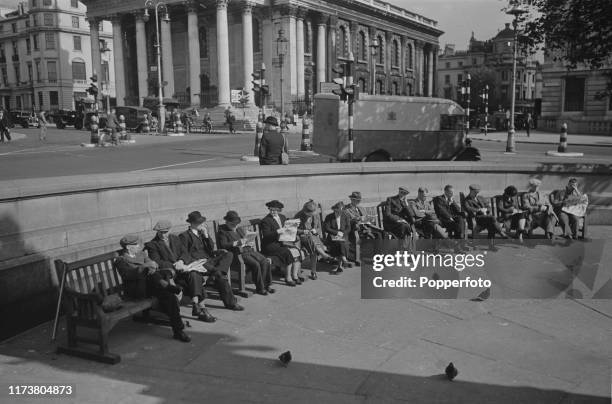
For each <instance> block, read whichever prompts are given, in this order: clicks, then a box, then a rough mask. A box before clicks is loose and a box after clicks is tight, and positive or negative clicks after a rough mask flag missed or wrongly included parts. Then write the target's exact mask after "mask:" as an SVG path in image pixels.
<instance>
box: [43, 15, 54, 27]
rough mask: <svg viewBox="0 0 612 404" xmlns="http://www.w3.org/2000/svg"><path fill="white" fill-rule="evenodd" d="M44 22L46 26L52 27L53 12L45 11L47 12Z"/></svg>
mask: <svg viewBox="0 0 612 404" xmlns="http://www.w3.org/2000/svg"><path fill="white" fill-rule="evenodd" d="M43 24H44V25H45V26H46V27H51V26H53V14H48V13H45V14H44V15H43Z"/></svg>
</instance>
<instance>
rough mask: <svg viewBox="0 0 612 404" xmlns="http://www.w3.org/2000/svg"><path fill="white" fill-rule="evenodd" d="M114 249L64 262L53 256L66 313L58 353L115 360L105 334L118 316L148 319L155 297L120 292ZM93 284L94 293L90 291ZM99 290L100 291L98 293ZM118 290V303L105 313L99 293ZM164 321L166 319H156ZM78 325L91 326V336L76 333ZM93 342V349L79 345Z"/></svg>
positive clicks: (120, 285)
mask: <svg viewBox="0 0 612 404" xmlns="http://www.w3.org/2000/svg"><path fill="white" fill-rule="evenodd" d="M117 256H118V252H116V251H115V252H110V253H106V254H100V255H96V256H94V257H91V258H87V259H83V260H79V261H75V262H70V263H68V262H65V261H62V260H59V259H58V260H55V268H56V270H57V272H58V274H60V276H61V278H60V279H61V286H60V297H61V299H62V300H61V303H62V307H63V309H64V314H65V316H66V331H67V343H66V345H60V346H59V347H58V348H57V352H58V353H64V354H67V355H72V356H77V357H81V358H85V359H91V360H95V361H98V362H104V363H111V364H115V363H118V362H119V361H120V360H121V357H120V356H119V355H117V354H114V353H111V352H109V350H108V335H109V333H110V331H111V330H112V329H113V327H114V326H115V325H116V324H117V323H118V322H119V321H120V320H122V319H124V318H126V317H130V316H133V315H135V314H138V313H142V312H144V319H145V320H148V319H149V315H148V314H149V310H150V309H152V308H155V307H156V306H157V299H156V298H145V299H139V300H135V299H128V298H126V297H125V296H123V281H122V279H121V276H120V275H119V273H118V272H117V270H116V269H115V266H114V260H115V258H116V257H117ZM94 288H95V289H96V290H97V292H96V293H92V291H94ZM100 293H101V294H100ZM111 294H118V295H120V296H121V297H122V300H123V301H122V307H121V308H119V309H118V310H116V311H112V312H109V313H106V312H104V310H102V306H101V305H100V296H101V295H102V296H105V295H111ZM160 323H162V324H168V322H166V321H164V322H160ZM79 327H84V328H88V329H91V330H94V333H95V337H86V336H83V335H82V334H81V333H79ZM80 343H86V344H89V345H95V346H97V349H96V350H92V349H87V348H85V347H83V346H82V345H80Z"/></svg>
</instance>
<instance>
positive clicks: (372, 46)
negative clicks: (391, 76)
mask: <svg viewBox="0 0 612 404" xmlns="http://www.w3.org/2000/svg"><path fill="white" fill-rule="evenodd" d="M378 46H379V43H378V38H374V39H373V40H372V44H371V45H370V48H372V95H376V49H378Z"/></svg>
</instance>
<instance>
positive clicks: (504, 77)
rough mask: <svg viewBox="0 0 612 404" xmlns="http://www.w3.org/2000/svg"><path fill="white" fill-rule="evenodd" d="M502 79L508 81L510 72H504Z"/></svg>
mask: <svg viewBox="0 0 612 404" xmlns="http://www.w3.org/2000/svg"><path fill="white" fill-rule="evenodd" d="M501 79H502V81H508V71H507V70H502V72H501Z"/></svg>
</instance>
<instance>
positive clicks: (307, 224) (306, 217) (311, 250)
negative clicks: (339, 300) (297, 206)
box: [294, 199, 333, 280]
mask: <svg viewBox="0 0 612 404" xmlns="http://www.w3.org/2000/svg"><path fill="white" fill-rule="evenodd" d="M316 211H317V205H316V204H315V203H314V201H313V200H312V199H311V200H309V201H308V202H306V203H305V204H304V206H303V207H302V210H300V211H299V212H298V213H296V215H295V216H294V218H295V219H300V226H299V227H298V236H299V238H300V244H301V246H302V249H304V250H306V253H307V254H308V255H310V256H311V257H314V259H312V260H311V263H310V267H311V268H310V279H313V280H314V279H317V260H318V259H319V258H321V259H323V260H325V261H328V262H333V258H332V257H331V256H330V255H329V254H328V253H327V251H326V248H325V245H324V244H323V241H322V240H321V237H320V235H319V232H318V231H317V227H318V226H317V222H316V221H317V220H318V218H317V215H315V213H316ZM319 221H320V220H319Z"/></svg>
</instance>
